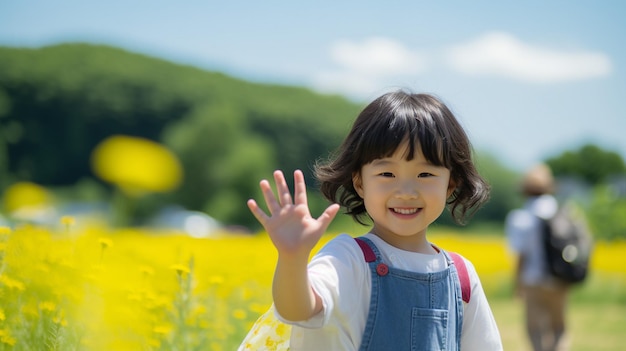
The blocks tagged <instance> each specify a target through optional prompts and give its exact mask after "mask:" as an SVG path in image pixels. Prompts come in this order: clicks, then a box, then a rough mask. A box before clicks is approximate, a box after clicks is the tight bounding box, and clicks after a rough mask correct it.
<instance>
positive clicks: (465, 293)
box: [448, 251, 472, 303]
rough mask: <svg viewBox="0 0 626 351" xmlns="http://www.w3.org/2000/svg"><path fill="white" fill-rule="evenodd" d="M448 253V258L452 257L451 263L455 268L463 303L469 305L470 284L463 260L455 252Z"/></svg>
mask: <svg viewBox="0 0 626 351" xmlns="http://www.w3.org/2000/svg"><path fill="white" fill-rule="evenodd" d="M448 253H449V254H450V257H452V261H453V262H454V266H455V267H456V271H457V273H458V275H459V280H460V281H461V295H462V297H463V301H464V302H465V303H469V301H470V297H471V293H472V285H471V284H470V279H469V274H468V273H467V267H466V266H465V261H464V260H463V257H461V255H459V254H458V253H456V252H450V251H448Z"/></svg>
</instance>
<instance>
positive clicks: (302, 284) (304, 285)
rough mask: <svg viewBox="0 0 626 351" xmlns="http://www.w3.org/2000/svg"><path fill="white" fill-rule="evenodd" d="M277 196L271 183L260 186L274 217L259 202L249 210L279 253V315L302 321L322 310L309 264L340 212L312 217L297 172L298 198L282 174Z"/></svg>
mask: <svg viewBox="0 0 626 351" xmlns="http://www.w3.org/2000/svg"><path fill="white" fill-rule="evenodd" d="M274 180H275V182H276V190H277V194H276V196H275V195H274V193H273V191H272V187H271V186H270V184H269V182H268V181H267V180H262V181H261V183H260V187H261V191H262V192H263V197H264V199H265V203H266V204H267V207H268V209H269V212H270V215H267V214H266V213H265V211H263V210H262V209H261V208H260V207H259V206H258V204H257V203H256V201H255V200H253V199H250V200H248V207H249V208H250V211H252V214H254V216H255V217H256V219H257V220H258V221H259V222H260V223H261V224H262V225H263V227H264V228H265V230H266V231H267V233H268V234H269V236H270V239H271V240H272V243H273V244H274V246H275V247H276V250H277V251H278V262H277V264H276V271H275V273H274V281H273V285H272V294H273V298H274V305H275V307H276V310H277V311H278V313H279V314H280V315H281V316H282V317H284V318H285V319H288V320H292V321H302V320H306V319H309V318H310V317H312V316H313V315H315V314H316V313H318V312H320V311H321V310H322V303H321V300H320V298H319V297H318V296H317V295H316V294H315V292H314V291H313V289H312V288H311V284H310V282H309V278H308V271H307V264H308V260H309V255H310V254H311V251H312V250H313V248H314V247H315V245H316V244H317V242H318V241H319V239H320V238H321V236H322V234H324V232H325V231H326V228H328V225H329V224H330V222H331V221H332V220H333V219H334V218H335V215H336V214H337V212H338V211H339V205H337V204H333V205H330V206H329V207H328V208H327V209H326V210H325V211H324V213H322V215H321V216H319V218H317V219H315V218H313V217H312V216H311V213H310V211H309V206H308V203H307V196H306V185H305V183H304V175H303V174H302V171H300V170H296V171H295V172H294V196H293V199H292V196H291V192H290V191H289V187H288V186H287V182H286V181H285V177H284V175H283V173H282V172H281V171H275V172H274Z"/></svg>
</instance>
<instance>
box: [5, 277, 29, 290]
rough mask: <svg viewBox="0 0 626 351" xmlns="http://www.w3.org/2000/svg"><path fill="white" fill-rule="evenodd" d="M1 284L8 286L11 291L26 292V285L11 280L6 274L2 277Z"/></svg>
mask: <svg viewBox="0 0 626 351" xmlns="http://www.w3.org/2000/svg"><path fill="white" fill-rule="evenodd" d="M0 284H2V285H4V286H6V287H7V288H9V289H15V290H18V291H24V290H25V289H26V287H25V286H24V283H22V282H20V281H19V280H15V279H11V278H9V277H8V276H7V275H6V274H3V275H0Z"/></svg>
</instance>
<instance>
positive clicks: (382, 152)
mask: <svg viewBox="0 0 626 351" xmlns="http://www.w3.org/2000/svg"><path fill="white" fill-rule="evenodd" d="M405 141H408V143H409V148H408V152H407V154H406V159H407V160H409V161H410V160H412V159H413V158H414V157H415V152H416V151H417V150H421V151H422V153H423V154H424V157H426V160H428V161H429V162H430V163H432V164H433V165H436V166H443V167H446V168H447V169H449V170H450V179H451V181H452V182H453V184H454V186H455V190H454V192H453V193H452V195H451V196H450V197H449V198H448V201H447V203H448V205H450V207H449V209H450V213H451V215H452V218H453V219H454V220H455V221H456V222H457V223H461V224H462V223H464V220H465V218H466V216H467V215H468V214H469V215H471V214H473V213H474V212H475V211H476V210H477V209H478V208H479V207H480V206H481V205H482V204H483V203H484V202H485V201H487V199H488V198H489V185H488V184H487V183H486V182H485V180H484V179H483V178H482V177H481V176H480V175H479V174H478V171H477V170H476V167H475V166H474V163H473V161H472V148H471V144H470V142H469V139H468V137H467V134H465V131H464V130H463V128H462V127H461V125H460V124H459V122H458V121H457V120H456V118H455V117H454V115H453V114H452V112H451V111H450V110H449V109H448V108H447V107H446V106H445V105H444V104H443V103H442V102H441V101H439V100H438V99H437V98H435V97H434V96H431V95H427V94H411V93H408V92H405V91H403V90H399V91H395V92H390V93H387V94H384V95H382V96H380V97H379V98H377V99H376V100H374V101H372V102H371V103H370V104H369V105H367V106H366V107H365V109H363V111H361V113H360V114H359V116H358V117H357V119H356V120H355V121H354V124H353V126H352V129H351V130H350V133H349V134H348V136H347V137H346V139H345V140H344V141H343V144H342V145H341V146H340V147H339V149H338V150H337V151H336V152H335V153H334V156H333V157H331V159H330V160H329V161H328V162H327V163H321V162H318V163H317V164H316V165H315V176H316V177H317V180H318V182H319V184H320V190H321V192H322V194H323V195H324V196H325V197H326V198H327V199H328V200H330V201H331V202H337V203H339V204H340V205H341V206H343V207H345V208H346V213H347V214H349V215H351V216H352V217H353V218H354V219H355V220H356V221H357V222H359V223H361V224H365V222H364V220H363V219H364V218H365V219H367V218H369V215H368V214H367V212H366V209H365V204H364V203H363V199H362V198H361V197H360V196H359V195H358V194H357V192H356V190H355V189H354V185H353V183H352V181H353V177H354V176H355V175H358V174H359V173H360V171H361V167H362V166H363V165H366V164H368V163H370V162H372V161H374V160H376V159H380V158H385V157H389V156H391V155H393V154H394V152H395V151H396V149H397V148H398V147H399V146H400V145H401V144H402V143H403V142H405Z"/></svg>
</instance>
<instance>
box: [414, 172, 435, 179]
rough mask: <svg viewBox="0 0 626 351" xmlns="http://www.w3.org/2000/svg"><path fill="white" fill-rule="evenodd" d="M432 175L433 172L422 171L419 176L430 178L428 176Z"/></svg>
mask: <svg viewBox="0 0 626 351" xmlns="http://www.w3.org/2000/svg"><path fill="white" fill-rule="evenodd" d="M432 176H433V174H432V173H427V172H424V173H420V174H419V175H418V176H417V177H418V178H428V177H432Z"/></svg>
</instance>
